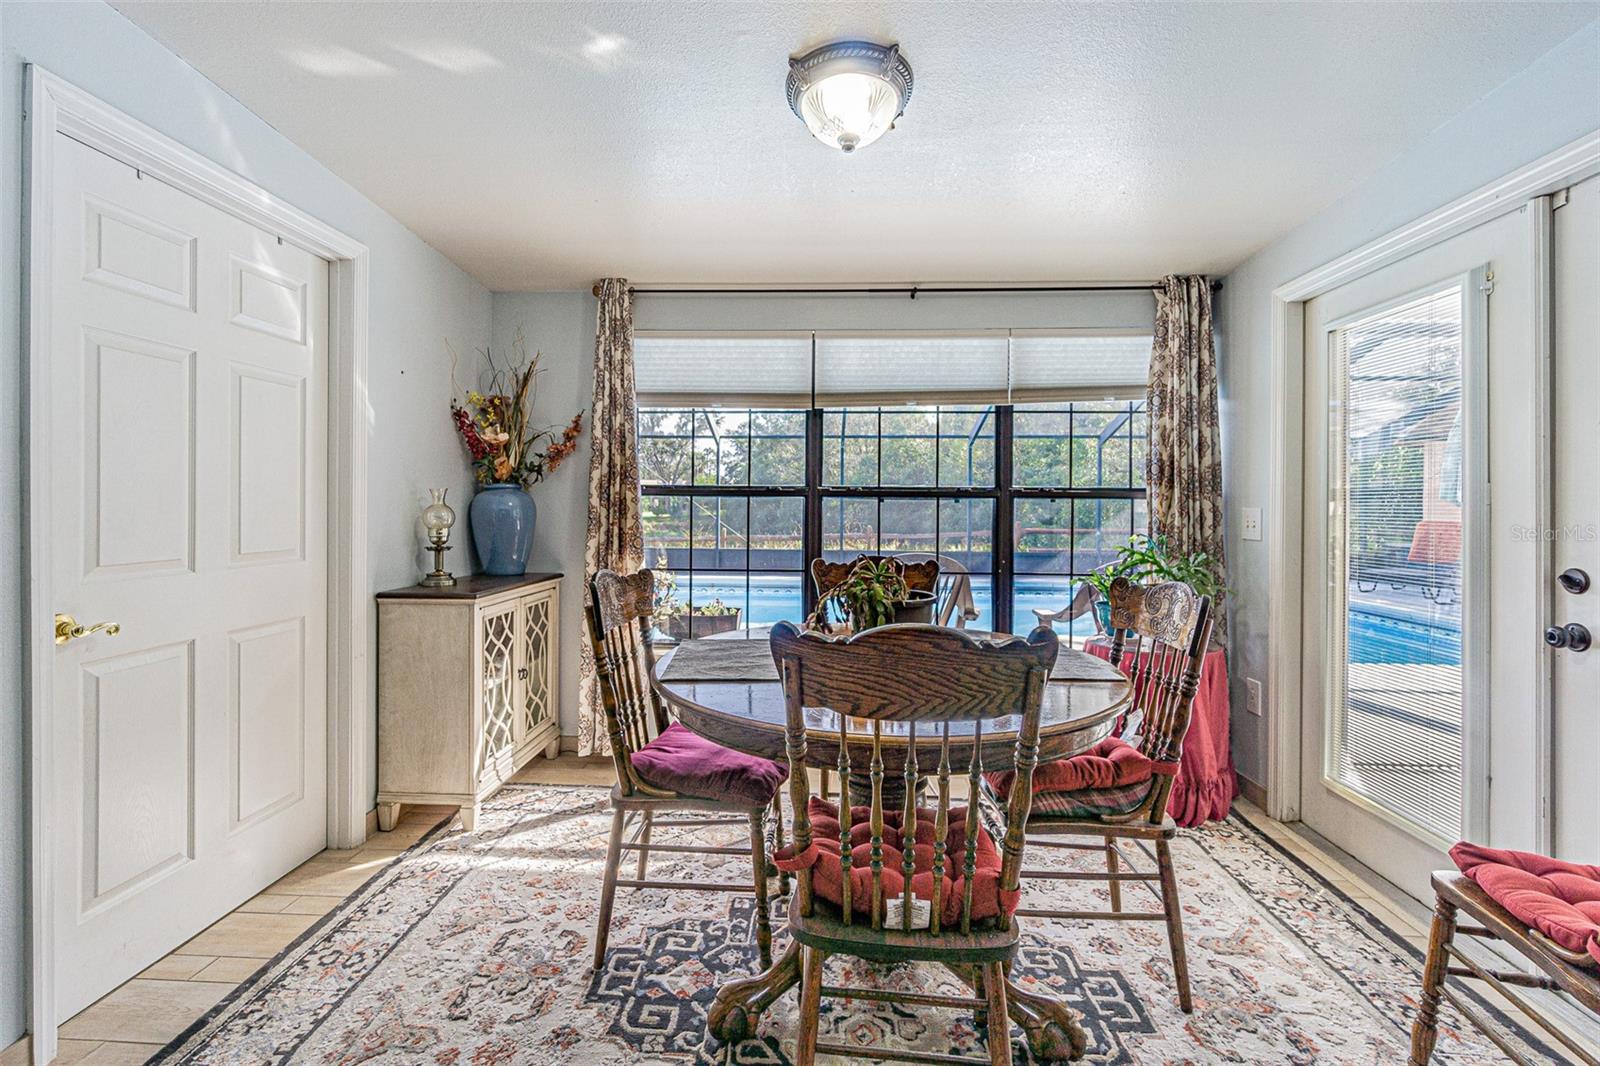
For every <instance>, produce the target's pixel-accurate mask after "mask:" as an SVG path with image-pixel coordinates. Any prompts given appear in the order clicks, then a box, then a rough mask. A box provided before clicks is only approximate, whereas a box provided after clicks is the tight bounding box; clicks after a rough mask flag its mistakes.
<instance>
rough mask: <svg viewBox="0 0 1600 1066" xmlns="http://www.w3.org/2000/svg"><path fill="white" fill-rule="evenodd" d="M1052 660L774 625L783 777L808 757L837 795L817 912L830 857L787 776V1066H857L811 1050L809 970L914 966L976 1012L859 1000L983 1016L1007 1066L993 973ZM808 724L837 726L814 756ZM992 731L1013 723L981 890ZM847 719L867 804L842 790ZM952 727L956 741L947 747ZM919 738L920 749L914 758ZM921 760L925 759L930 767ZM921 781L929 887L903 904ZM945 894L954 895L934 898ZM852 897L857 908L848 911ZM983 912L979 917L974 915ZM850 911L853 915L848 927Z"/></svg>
mask: <svg viewBox="0 0 1600 1066" xmlns="http://www.w3.org/2000/svg"><path fill="white" fill-rule="evenodd" d="M1057 649H1058V644H1057V641H1056V638H1055V635H1054V634H1053V633H1051V632H1050V631H1049V630H1048V629H1045V628H1042V627H1041V628H1040V629H1037V630H1035V631H1034V633H1033V634H1032V635H1031V636H1030V637H1029V638H1028V639H1027V640H1022V639H1019V638H1011V637H1005V638H1000V639H983V638H979V637H976V636H973V635H969V634H966V633H964V632H961V631H959V630H953V629H947V628H942V627H939V626H931V625H893V626H884V627H881V628H877V629H871V630H867V631H866V632H863V633H858V634H855V635H854V636H852V637H849V638H830V637H824V636H820V635H818V634H815V633H803V632H801V631H799V630H798V629H797V628H796V627H795V626H794V625H793V624H791V623H788V622H780V623H778V624H777V625H776V626H774V627H773V630H772V655H773V659H774V660H775V661H776V663H777V665H778V669H779V673H780V675H781V677H782V680H783V688H784V699H785V704H786V709H787V745H788V753H789V765H790V766H791V767H802V766H805V765H806V763H807V759H808V757H812V756H813V753H812V746H813V744H814V743H815V744H816V746H817V747H819V748H821V749H822V751H821V752H820V753H818V754H819V755H820V756H821V757H822V758H825V757H826V756H827V755H833V756H835V758H836V768H837V769H838V772H839V780H840V793H841V795H840V802H839V805H838V815H839V817H838V826H839V828H838V830H837V833H838V840H837V843H838V847H839V854H838V858H837V864H838V868H839V869H838V874H839V877H838V894H839V898H838V899H837V900H829V899H825V898H822V896H821V895H820V894H819V891H818V882H817V879H816V878H817V876H820V872H819V867H818V865H817V863H819V862H826V861H827V859H826V857H825V856H824V854H823V852H825V851H827V850H831V849H825V848H821V847H820V845H819V843H818V839H817V838H816V837H815V834H814V827H813V824H812V814H811V809H812V808H811V800H812V796H811V792H810V785H809V780H808V777H807V775H806V774H804V773H799V772H795V773H792V774H791V775H790V778H789V781H790V798H791V802H792V806H793V808H794V844H793V850H792V852H790V853H786V854H789V855H790V856H791V862H792V864H793V865H795V866H797V869H796V875H797V881H796V887H795V892H794V895H793V897H792V899H791V901H790V906H789V917H790V930H791V932H792V933H793V934H794V937H795V939H796V940H797V941H798V942H799V943H800V944H801V945H802V962H801V966H802V974H803V976H802V986H801V987H802V995H801V1021H800V1025H801V1036H800V1042H799V1043H800V1051H799V1062H800V1063H801V1066H809V1064H810V1063H812V1062H813V1061H814V1059H815V1055H816V1053H817V1052H818V1051H823V1052H826V1053H831V1054H840V1055H860V1054H861V1049H859V1048H849V1047H844V1046H833V1045H823V1044H819V1043H818V1042H817V1022H818V1014H819V1011H820V1005H821V999H822V995H823V992H824V989H823V986H822V965H823V961H824V960H825V959H826V958H827V957H828V956H829V955H832V954H849V955H855V956H857V957H860V958H865V959H869V960H873V961H878V962H889V963H894V962H908V961H928V962H941V963H945V964H947V965H952V966H957V967H968V969H963V970H961V971H960V972H961V973H962V976H963V977H964V978H965V979H966V980H967V981H968V982H969V983H971V984H972V985H973V986H974V988H975V989H978V990H981V991H982V994H983V995H984V998H983V999H981V1000H980V999H976V998H960V997H947V996H931V995H902V994H900V993H894V992H887V991H877V990H867V991H870V992H871V996H870V998H873V999H885V1000H890V1001H896V1002H905V1003H910V1004H916V1005H923V1006H950V1007H966V1008H973V1009H976V1010H978V1011H980V1012H981V1011H984V1010H987V1017H988V1024H989V1025H990V1026H991V1027H992V1028H991V1030H990V1039H989V1051H990V1060H989V1061H991V1062H993V1063H1009V1062H1010V1061H1011V1059H1010V1054H1011V1049H1010V1037H1009V1031H1010V1030H1009V1021H1008V1017H1007V1000H1006V995H1007V993H1006V974H1005V967H1006V964H1007V962H1008V961H1009V960H1010V959H1011V957H1012V956H1013V954H1014V953H1015V951H1016V945H1017V938H1018V932H1017V923H1016V921H1015V919H1014V918H1013V917H1012V915H1011V914H1010V913H1009V909H1008V907H1007V901H1009V902H1010V904H1011V906H1013V907H1014V904H1015V900H1016V896H1017V893H1018V886H1019V878H1020V874H1021V869H1022V854H1023V845H1024V825H1025V823H1026V821H1027V817H1028V804H1029V798H1030V794H1031V793H1030V782H1031V780H1032V773H1033V767H1034V766H1035V765H1036V764H1037V762H1038V755H1039V718H1040V713H1041V708H1042V705H1043V697H1044V690H1045V685H1046V684H1047V683H1048V680H1049V676H1050V669H1051V667H1052V666H1053V664H1054V663H1055V659H1056V653H1057ZM807 708H827V709H829V710H831V711H833V712H834V714H835V718H836V726H834V727H833V728H832V729H830V730H829V731H828V733H827V738H826V740H824V739H823V738H822V737H818V738H817V739H816V741H815V742H814V741H813V740H812V739H811V738H810V737H808V733H807V724H808V723H807V712H806V709H807ZM1002 716H1014V718H1013V719H1012V720H1011V721H1009V722H1008V723H1005V724H1004V725H1005V728H1007V729H1014V730H1015V732H1016V745H1015V749H1014V754H1013V758H1012V760H1011V761H1012V762H1013V764H1014V767H1015V772H1016V786H1015V788H1013V790H1012V792H1011V796H1010V800H1009V803H1008V805H1007V807H1006V809H1005V826H1004V835H1003V839H1002V842H1001V846H1000V849H999V853H1000V863H999V870H998V874H997V875H996V873H995V871H994V869H993V865H992V862H991V863H989V864H986V868H985V869H984V870H982V871H980V870H979V869H978V865H977V864H978V858H979V852H980V851H982V850H984V848H983V846H982V844H983V841H980V835H982V834H983V832H984V831H983V830H982V829H981V826H982V824H983V819H982V817H981V814H980V811H979V808H978V804H977V803H976V797H977V796H978V795H979V781H980V778H981V775H982V773H983V755H982V748H983V735H984V730H985V720H986V719H995V718H999V717H1002ZM852 717H853V718H856V719H865V720H868V721H870V722H871V727H872V748H871V762H870V765H869V767H868V768H867V769H869V771H870V776H869V780H870V788H869V794H868V795H866V796H859V795H855V794H853V793H854V790H853V789H852V787H851V781H852V774H855V775H857V776H856V780H858V781H859V780H860V777H859V774H860V771H861V769H862V767H858V766H855V765H852V760H851V754H850V745H849V730H850V723H849V719H850V718H852ZM952 725H956V726H957V727H958V728H956V729H955V730H954V731H952ZM886 726H887V727H888V728H887V730H886V728H885V727H886ZM995 728H999V726H997V725H995V724H993V723H991V726H990V729H991V732H992V731H993V730H994V729H995ZM835 729H836V731H837V733H836V735H835V733H834V730H835ZM919 738H920V739H921V741H922V742H923V743H924V744H925V745H926V747H925V748H924V749H921V750H919V747H918V742H919ZM935 750H936V751H937V753H938V754H937V757H935V756H934V755H933V752H934V751H935ZM813 761H814V763H815V762H819V761H821V759H820V758H814V760H813ZM963 761H964V763H965V765H962V763H963ZM952 771H954V772H955V773H956V775H957V777H958V778H959V777H965V778H966V779H967V781H968V789H969V795H970V796H971V797H973V799H974V802H972V803H970V804H969V805H968V806H967V807H966V808H952V806H951V802H950V795H951V779H952ZM886 773H888V774H898V775H899V776H900V778H901V780H902V782H903V786H904V799H903V800H901V801H898V802H893V803H891V802H889V801H886V800H885V798H884V792H883V782H884V779H885V775H886ZM922 774H928V775H931V776H933V777H935V778H936V780H937V789H936V791H937V799H936V807H935V809H934V810H933V811H931V812H929V811H926V810H923V811H922V812H921V813H922V815H923V818H922V819H920V820H921V821H929V820H931V822H932V839H933V843H932V847H931V855H930V856H928V857H929V858H930V859H931V864H932V866H931V869H929V870H924V871H921V872H922V873H927V874H931V877H930V878H929V879H928V882H927V891H928V895H927V897H926V898H925V899H924V898H923V897H918V896H917V895H916V893H915V891H914V884H913V882H914V880H916V878H917V876H918V873H919V871H918V869H917V867H918V860H917V855H916V851H917V848H916V846H915V844H914V841H915V839H916V836H917V835H918V834H917V830H918V823H919V808H918V806H917V797H918V794H919V792H920V789H919V787H918V784H919V782H918V779H919V776H920V775H922ZM819 798H820V797H819ZM863 800H864V801H865V803H864V804H863V803H861V801H863ZM852 805H858V806H866V807H868V809H869V814H868V816H867V821H866V825H867V831H868V834H869V836H868V854H869V855H870V859H868V863H869V867H868V868H869V871H870V872H869V876H867V877H866V878H856V877H853V873H852V871H853V870H854V866H855V864H854V862H853V859H852V856H851V851H852V837H853V836H854V835H856V834H855V833H854V829H855V827H853V826H852V824H851V823H852V821H853V819H852V817H851V807H852ZM818 809H819V810H820V809H821V807H819V808H818ZM929 815H931V818H929V817H928V816H929ZM895 820H898V823H899V826H900V829H901V834H902V835H901V837H900V840H901V845H902V846H901V849H900V850H901V861H900V863H899V869H898V870H893V867H891V866H889V865H888V864H887V863H886V858H885V847H886V845H885V827H886V823H890V822H892V821H895ZM953 826H957V827H958V828H959V831H960V833H961V838H960V839H961V841H962V848H961V850H960V851H959V852H956V853H954V854H949V855H947V850H948V849H949V847H950V845H951V842H952V840H953V839H954V837H953V835H952V834H953V833H954V832H955V831H956V830H955V829H953V828H952V827H953ZM908 839H909V840H911V841H913V844H912V845H911V846H907V845H906V841H907V840H908ZM991 843H992V841H991ZM813 849H815V850H813ZM947 861H948V862H949V864H950V868H949V869H947V868H946V863H947ZM780 865H788V864H785V863H780ZM891 871H892V872H894V873H897V874H898V875H899V876H898V877H897V878H894V879H893V881H898V882H899V885H898V886H896V885H895V884H894V883H892V881H891V882H886V880H885V874H886V873H889V872H891ZM947 875H948V877H949V880H948V881H947ZM957 884H959V885H960V886H961V887H960V890H959V892H957V890H956V889H955V887H954V886H955V885H957ZM979 884H985V885H986V887H985V889H984V894H980V895H975V892H977V886H978V885H979ZM947 891H948V892H951V893H955V895H954V896H946V894H945V893H946V892H947ZM857 893H865V895H864V896H861V897H860V898H858V897H857ZM919 899H923V901H924V902H926V903H927V905H928V914H927V920H926V924H925V926H924V924H923V923H922V922H921V921H918V920H917V919H916V918H915V917H914V915H915V913H916V910H917V908H916V902H917V901H918V900H919ZM893 901H898V907H897V910H898V912H899V914H898V921H896V920H894V919H893V918H891V907H890V904H891V902H893ZM985 903H987V907H984V906H983V905H984V904H985ZM863 910H864V911H865V913H864V914H863V913H860V912H861V911H863ZM980 912H981V913H980ZM826 991H827V992H828V993H830V994H842V995H846V996H850V995H860V994H863V990H860V989H835V988H828V989H827V990H826ZM872 1057H873V1058H874V1059H880V1058H890V1059H895V1058H898V1059H905V1060H907V1061H925V1060H926V1056H924V1055H916V1054H908V1055H900V1054H897V1053H894V1052H892V1051H887V1050H882V1049H874V1050H873V1052H872ZM941 1061H943V1060H941ZM953 1061H961V1060H953Z"/></svg>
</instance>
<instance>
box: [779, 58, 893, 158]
mask: <svg viewBox="0 0 1600 1066" xmlns="http://www.w3.org/2000/svg"><path fill="white" fill-rule="evenodd" d="M788 91H789V107H790V108H791V109H792V110H793V111H794V113H795V114H796V115H799V116H800V118H801V120H802V121H804V122H805V124H806V128H808V129H809V130H810V131H811V134H812V136H814V137H816V139H817V140H819V141H821V142H822V143H823V144H826V145H828V146H830V147H832V148H837V149H839V150H840V151H841V152H853V151H855V150H856V149H857V148H865V147H866V146H867V145H869V144H871V143H872V142H873V141H875V140H877V139H878V138H879V137H882V136H883V135H884V134H885V133H886V132H888V131H889V130H891V129H893V128H894V123H895V120H896V119H898V118H899V117H900V115H901V113H902V112H903V111H905V109H906V102H907V101H909V100H910V99H911V64H910V63H907V62H906V59H905V57H904V56H902V55H901V54H900V46H899V45H898V44H890V45H883V44H873V43H872V42H870V41H835V42H834V43H833V44H825V45H823V46H822V47H821V48H817V49H813V50H812V51H810V52H807V53H806V54H805V55H803V56H800V57H799V58H798V59H795V58H791V59H790V60H789V82H788Z"/></svg>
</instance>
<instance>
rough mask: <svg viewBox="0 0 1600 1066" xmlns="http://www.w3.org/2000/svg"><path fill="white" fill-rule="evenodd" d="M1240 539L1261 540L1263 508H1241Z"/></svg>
mask: <svg viewBox="0 0 1600 1066" xmlns="http://www.w3.org/2000/svg"><path fill="white" fill-rule="evenodd" d="M1239 539H1240V540H1260V539H1261V508H1259V507H1241V508H1240V509H1239Z"/></svg>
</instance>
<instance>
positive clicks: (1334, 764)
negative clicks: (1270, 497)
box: [1301, 180, 1600, 899]
mask: <svg viewBox="0 0 1600 1066" xmlns="http://www.w3.org/2000/svg"><path fill="white" fill-rule="evenodd" d="M1596 199H1597V197H1596V182H1595V181H1593V180H1591V181H1588V182H1585V183H1584V184H1583V185H1580V186H1578V187H1576V188H1573V189H1571V190H1569V191H1568V193H1567V194H1566V195H1565V196H1563V197H1558V198H1544V199H1541V200H1536V201H1533V202H1530V203H1527V204H1524V205H1522V206H1520V207H1518V208H1515V209H1513V210H1511V211H1509V212H1508V213H1507V214H1505V215H1502V216H1500V217H1498V218H1496V219H1494V220H1492V221H1490V222H1487V223H1485V224H1483V225H1480V226H1478V227H1476V228H1475V229H1472V230H1470V231H1468V232H1466V233H1463V234H1461V235H1459V236H1456V237H1453V238H1451V239H1449V240H1447V241H1444V242H1442V243H1440V244H1437V245H1435V246H1433V247H1431V248H1429V249H1427V250H1425V251H1423V252H1419V253H1417V254H1415V255H1413V256H1411V257H1409V258H1407V259H1405V260H1403V261H1401V262H1399V263H1396V264H1394V265H1392V266H1389V267H1386V268H1383V269H1381V270H1378V271H1375V272H1373V273H1371V274H1369V275H1366V276H1365V277H1362V278H1360V279H1359V280H1356V281H1353V282H1350V283H1348V284H1346V285H1344V286H1342V287H1340V288H1338V289H1336V290H1333V291H1332V292H1329V293H1327V294H1325V295H1323V296H1320V297H1318V298H1316V299H1314V300H1311V301H1309V302H1308V303H1307V304H1306V306H1305V331H1306V337H1305V350H1306V378H1305V382H1306V393H1305V396H1306V401H1305V468H1304V472H1303V473H1304V487H1305V489H1304V491H1305V504H1306V508H1305V513H1304V530H1305V538H1304V542H1303V545H1302V553H1303V559H1304V585H1303V588H1302V593H1303V604H1304V617H1303V619H1302V622H1303V631H1304V634H1305V638H1306V639H1305V654H1304V659H1303V662H1304V675H1303V677H1302V706H1303V707H1304V709H1305V721H1304V731H1303V735H1302V748H1301V778H1302V795H1301V801H1302V803H1301V807H1302V816H1303V818H1304V820H1305V822H1306V823H1307V824H1308V825H1309V826H1311V827H1312V828H1313V829H1316V830H1317V831H1318V832H1320V833H1321V834H1322V835H1324V836H1326V837H1327V838H1328V839H1329V840H1331V841H1332V842H1333V843H1335V844H1337V845H1338V846H1339V847H1341V848H1343V849H1344V850H1346V851H1348V852H1350V853H1351V854H1352V855H1354V856H1355V857H1356V858H1358V859H1360V860H1361V861H1362V862H1364V863H1366V864H1367V865H1368V866H1370V867H1372V868H1373V869H1375V870H1377V871H1378V872H1379V873H1381V874H1383V875H1384V876H1386V877H1388V878H1389V879H1390V880H1392V881H1393V882H1394V883H1395V884H1397V885H1399V886H1400V887H1402V888H1404V889H1405V890H1406V891H1408V892H1409V893H1411V894H1412V895H1414V896H1416V897H1418V898H1419V899H1423V898H1429V896H1430V893H1429V890H1428V875H1429V872H1430V871H1431V870H1436V869H1440V868H1450V866H1451V863H1450V861H1449V859H1448V858H1447V857H1446V855H1445V851H1446V849H1447V848H1448V847H1449V846H1450V845H1451V844H1452V843H1454V842H1455V841H1457V840H1459V839H1462V838H1468V839H1472V840H1475V841H1480V842H1485V843H1489V844H1492V845H1496V846H1501V847H1511V848H1523V849H1532V850H1543V851H1550V850H1554V851H1556V852H1557V853H1558V854H1564V855H1566V856H1568V857H1571V858H1573V859H1577V860H1581V861H1584V862H1596V861H1600V836H1597V834H1596V830H1595V820H1594V819H1593V817H1592V813H1590V812H1593V811H1594V810H1595V809H1596V802H1597V800H1600V789H1597V784H1596V782H1597V778H1596V776H1595V775H1594V774H1593V773H1592V771H1591V770H1590V769H1589V765H1590V764H1591V763H1592V753H1593V752H1594V751H1595V750H1596V746H1597V743H1600V695H1597V693H1600V672H1597V671H1600V652H1596V651H1593V650H1589V651H1580V650H1578V648H1579V647H1580V646H1581V645H1582V644H1583V641H1582V639H1581V634H1578V633H1577V631H1573V635H1572V637H1571V638H1570V639H1569V636H1568V632H1567V630H1566V629H1565V628H1562V627H1565V626H1566V625H1568V624H1571V623H1577V624H1580V625H1583V624H1586V625H1587V628H1588V629H1589V630H1590V631H1595V630H1596V628H1597V623H1600V610H1597V608H1600V591H1596V590H1594V589H1593V588H1591V589H1590V590H1589V591H1588V592H1586V593H1581V594H1579V593H1571V592H1567V591H1565V590H1564V589H1563V587H1562V586H1561V585H1560V584H1558V582H1557V580H1556V577H1557V575H1558V574H1560V573H1562V572H1563V571H1564V570H1567V569H1572V570H1575V571H1576V570H1582V571H1585V572H1587V574H1588V575H1589V576H1590V579H1591V581H1592V580H1593V579H1594V578H1596V577H1600V540H1597V536H1596V528H1597V527H1596V523H1597V522H1600V514H1597V513H1596V511H1597V505H1600V491H1597V487H1596V486H1597V485H1600V478H1597V476H1596V469H1597V466H1596V463H1597V460H1600V452H1597V451H1596V441H1597V440H1600V423H1597V421H1596V419H1597V415H1596V410H1597V401H1600V376H1597V370H1596V363H1597V346H1600V334H1597V325H1600V319H1597V312H1596V308H1597V306H1600V286H1597V274H1596V270H1597V265H1600V224H1597V218H1596V214H1595V211H1596V202H1595V201H1596ZM1574 580H1575V578H1572V577H1571V576H1569V579H1568V581H1569V583H1573V581H1574ZM1556 630H1559V634H1558V633H1557V632H1556ZM1547 640H1548V641H1550V642H1551V643H1547ZM1553 644H1561V645H1563V646H1560V647H1556V646H1553Z"/></svg>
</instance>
